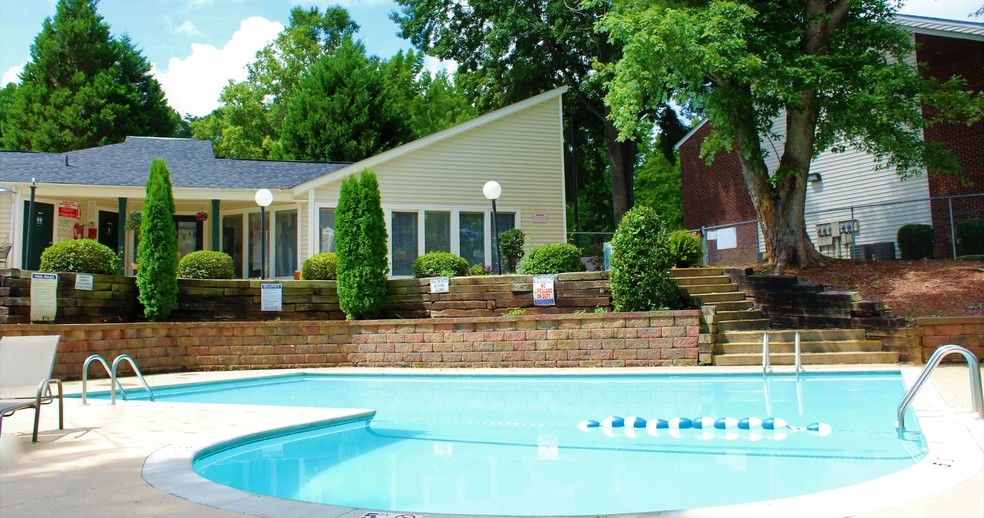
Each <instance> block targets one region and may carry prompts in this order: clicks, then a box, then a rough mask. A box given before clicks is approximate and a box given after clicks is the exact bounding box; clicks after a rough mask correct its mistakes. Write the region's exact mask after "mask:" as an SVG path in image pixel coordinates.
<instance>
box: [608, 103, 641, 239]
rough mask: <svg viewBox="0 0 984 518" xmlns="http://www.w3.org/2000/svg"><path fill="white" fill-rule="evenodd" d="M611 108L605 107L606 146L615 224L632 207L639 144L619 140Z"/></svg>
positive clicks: (616, 224)
mask: <svg viewBox="0 0 984 518" xmlns="http://www.w3.org/2000/svg"><path fill="white" fill-rule="evenodd" d="M608 113H609V109H608V107H607V106H606V107H605V119H604V127H605V147H606V148H607V149H608V170H609V172H610V173H611V182H612V213H613V214H614V216H615V226H616V227H617V226H618V222H619V221H622V215H623V214H625V213H626V212H627V211H628V210H629V209H631V208H632V203H633V196H632V176H633V172H634V170H635V162H636V155H637V153H638V146H637V144H636V142H635V141H634V140H626V141H623V142H619V140H618V129H616V128H615V125H614V124H613V123H612V120H611V119H610V118H608Z"/></svg>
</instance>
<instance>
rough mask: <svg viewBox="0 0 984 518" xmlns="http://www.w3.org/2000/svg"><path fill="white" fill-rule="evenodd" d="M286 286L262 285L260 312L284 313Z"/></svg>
mask: <svg viewBox="0 0 984 518" xmlns="http://www.w3.org/2000/svg"><path fill="white" fill-rule="evenodd" d="M283 309H284V285H283V284H260V310H262V311H283Z"/></svg>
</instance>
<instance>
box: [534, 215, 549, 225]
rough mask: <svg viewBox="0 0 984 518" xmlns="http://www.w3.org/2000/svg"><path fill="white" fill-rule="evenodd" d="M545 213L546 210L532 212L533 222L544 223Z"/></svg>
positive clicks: (545, 219) (545, 220)
mask: <svg viewBox="0 0 984 518" xmlns="http://www.w3.org/2000/svg"><path fill="white" fill-rule="evenodd" d="M546 222H547V213H546V212H534V213H533V223H546Z"/></svg>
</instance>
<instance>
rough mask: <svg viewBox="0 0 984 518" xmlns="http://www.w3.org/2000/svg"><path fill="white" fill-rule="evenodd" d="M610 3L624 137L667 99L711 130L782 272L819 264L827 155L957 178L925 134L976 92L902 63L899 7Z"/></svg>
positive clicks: (801, 1) (870, 1)
mask: <svg viewBox="0 0 984 518" xmlns="http://www.w3.org/2000/svg"><path fill="white" fill-rule="evenodd" d="M595 5H609V4H608V3H607V2H596V3H595ZM610 5H611V7H612V9H611V11H609V12H608V13H607V14H606V15H605V16H604V18H603V20H602V22H601V24H600V28H601V30H602V31H604V32H605V33H606V34H608V35H610V37H611V38H612V39H613V40H615V41H619V42H623V43H624V47H623V57H622V59H621V60H620V61H619V62H618V64H617V65H616V66H615V73H614V77H613V79H612V82H611V84H610V86H609V93H608V95H607V98H606V104H607V105H608V106H610V107H611V110H612V117H613V119H614V121H615V123H616V124H617V125H618V127H619V129H620V131H621V135H622V137H623V138H631V137H632V136H633V135H635V134H636V133H637V131H638V130H639V123H640V114H645V113H647V112H651V110H652V109H653V108H654V107H655V105H657V104H658V103H660V102H665V101H668V100H669V97H668V93H667V92H668V91H669V92H672V93H673V95H674V98H675V100H676V101H677V102H679V103H681V104H683V105H686V106H688V107H690V108H691V109H693V110H695V111H698V112H700V113H702V114H703V115H704V116H705V117H706V118H707V119H708V120H709V121H710V123H711V125H712V128H713V133H712V134H711V135H710V137H709V138H708V139H707V140H706V141H705V145H704V151H705V152H706V153H708V154H709V155H710V154H711V153H713V152H714V151H716V150H718V149H727V150H732V151H735V152H736V153H737V154H738V156H739V160H740V162H741V168H742V174H743V176H744V178H745V182H746V184H747V186H748V190H749V193H750V194H751V196H752V200H753V202H754V204H755V208H756V211H757V214H758V218H759V222H760V226H761V230H762V234H763V238H764V241H765V245H766V252H767V254H768V257H769V259H770V260H771V261H772V262H773V263H774V264H775V265H776V269H777V270H778V271H782V269H783V268H784V267H785V266H787V265H790V266H811V265H817V264H821V263H822V262H824V259H823V256H821V255H820V254H819V253H818V252H817V251H816V249H815V248H814V247H813V244H812V242H811V241H810V239H809V237H808V234H807V231H806V226H805V220H804V215H803V209H804V205H805V198H806V183H807V181H806V177H807V174H808V172H809V167H810V161H811V159H812V158H814V157H816V156H817V155H818V154H819V153H820V152H822V151H824V150H827V149H834V150H838V149H844V148H846V147H847V146H853V147H855V148H858V149H861V150H863V151H866V152H869V153H871V154H873V155H874V156H875V157H876V158H877V159H879V161H881V162H883V163H885V164H889V165H894V166H896V167H897V168H898V171H900V173H901V174H902V175H903V176H907V175H910V174H912V173H913V172H914V171H916V170H918V169H919V168H920V167H921V166H930V167H931V168H932V169H934V170H936V171H953V170H954V169H955V166H956V164H955V162H954V161H953V159H952V156H950V155H949V154H948V153H946V152H945V151H942V150H941V149H940V148H939V147H938V145H935V144H934V143H932V142H925V141H924V140H923V139H922V138H921V128H923V127H925V126H926V125H927V124H931V123H933V122H936V121H937V120H939V119H940V118H944V117H946V118H951V117H952V116H954V115H957V114H959V113H967V112H969V110H970V109H971V103H972V100H971V99H972V94H971V93H969V92H964V91H962V85H963V84H964V82H963V81H962V80H960V79H951V80H948V81H946V82H944V83H942V84H939V83H934V82H933V81H929V80H923V79H922V78H921V77H920V75H919V73H918V70H917V69H916V68H914V67H913V66H911V65H909V64H908V63H907V62H906V60H905V58H906V57H907V56H908V55H909V54H910V53H911V51H912V48H913V46H912V41H911V36H910V35H909V34H908V33H906V32H905V31H903V30H901V29H899V28H898V27H896V26H895V25H894V24H893V16H894V14H895V9H896V8H897V6H898V3H897V2H892V1H889V0H857V1H850V2H849V1H836V2H835V1H830V2H826V1H820V2H816V1H806V0H788V1H782V2H773V1H766V0H760V1H734V0H731V1H726V0H709V1H701V2H690V1H671V0H665V1H659V0H652V1H648V2H624V3H617V2H616V3H612V4H610ZM600 70H602V71H608V70H609V69H607V68H604V67H601V68H600ZM978 99H979V98H978ZM941 103H942V106H943V107H944V109H942V110H940V111H939V117H934V118H932V119H924V118H923V110H922V108H923V105H928V106H933V105H938V104H941ZM977 108H978V109H979V106H978V107H977ZM782 114H785V128H784V131H782V134H783V136H784V142H783V143H782V144H781V148H780V150H779V151H778V153H779V157H778V158H779V166H778V168H777V169H775V170H770V169H769V168H768V167H767V166H766V161H765V158H766V156H767V153H768V151H767V150H766V149H763V146H762V142H763V139H764V138H765V137H768V138H770V139H772V140H773V141H776V140H777V139H778V140H783V139H782V138H779V135H777V134H776V132H775V131H774V130H773V128H772V124H773V121H774V120H775V119H776V118H777V117H779V116H780V115H782ZM872 114H877V116H872ZM643 119H644V117H643Z"/></svg>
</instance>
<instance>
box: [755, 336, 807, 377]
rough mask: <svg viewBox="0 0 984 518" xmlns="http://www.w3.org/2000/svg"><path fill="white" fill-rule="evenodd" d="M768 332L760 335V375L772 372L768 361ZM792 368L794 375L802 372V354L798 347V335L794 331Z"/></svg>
mask: <svg viewBox="0 0 984 518" xmlns="http://www.w3.org/2000/svg"><path fill="white" fill-rule="evenodd" d="M769 354H770V352H769V332H768V331H766V332H764V333H762V374H763V375H766V374H769V373H770V372H772V363H771V362H770V360H769ZM793 368H794V371H795V372H796V374H797V375H798V374H799V373H801V372H803V352H802V350H801V347H800V333H799V331H796V334H795V335H794V338H793Z"/></svg>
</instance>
